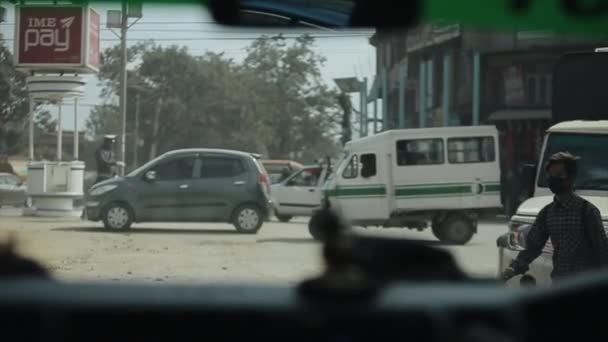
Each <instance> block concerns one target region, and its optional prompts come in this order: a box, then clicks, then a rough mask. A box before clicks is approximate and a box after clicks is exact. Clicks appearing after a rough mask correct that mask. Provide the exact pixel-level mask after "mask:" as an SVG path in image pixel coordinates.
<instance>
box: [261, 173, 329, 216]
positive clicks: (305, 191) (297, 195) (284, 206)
mask: <svg viewBox="0 0 608 342" xmlns="http://www.w3.org/2000/svg"><path fill="white" fill-rule="evenodd" d="M327 171H328V169H327V167H326V166H324V165H311V166H305V167H304V168H302V169H301V170H299V171H296V172H295V173H294V174H292V175H291V176H289V177H287V178H286V179H285V180H283V181H282V182H280V183H278V184H273V185H272V187H271V189H272V190H271V194H272V199H273V201H272V202H273V204H274V214H275V216H276V217H277V219H279V221H281V222H288V221H289V220H291V219H292V218H293V217H294V216H312V214H313V213H314V211H315V210H316V209H319V208H320V207H321V193H322V190H321V187H322V185H323V182H324V181H325V179H326V177H327V173H328V172H327Z"/></svg>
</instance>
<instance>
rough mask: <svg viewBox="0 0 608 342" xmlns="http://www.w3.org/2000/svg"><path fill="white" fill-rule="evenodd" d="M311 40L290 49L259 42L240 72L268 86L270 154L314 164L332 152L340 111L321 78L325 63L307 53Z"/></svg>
mask: <svg viewBox="0 0 608 342" xmlns="http://www.w3.org/2000/svg"><path fill="white" fill-rule="evenodd" d="M313 44H314V39H313V38H312V37H310V36H308V35H303V36H301V37H298V38H297V39H296V41H295V43H294V44H293V45H291V46H289V45H287V43H286V41H285V39H284V38H283V37H282V36H281V35H279V36H275V37H262V38H260V39H257V40H256V41H254V42H253V43H252V44H251V46H250V47H249V48H248V50H247V51H248V56H247V58H246V59H245V62H244V64H245V67H247V68H250V69H251V70H253V71H254V73H255V74H256V75H259V77H260V78H261V79H262V80H263V81H264V82H265V84H267V85H268V87H269V89H265V91H266V93H267V97H266V98H267V99H269V100H270V101H272V102H273V103H274V106H272V108H271V112H270V113H269V115H270V117H269V119H270V122H269V123H268V124H269V126H270V127H271V129H272V133H271V135H272V136H273V137H274V140H273V142H272V143H271V145H270V146H269V150H270V154H271V155H272V156H274V157H278V158H289V157H291V156H293V155H296V156H300V158H302V159H308V160H310V159H315V158H318V157H322V156H323V154H328V153H329V154H331V153H333V152H334V151H335V149H336V143H335V142H336V137H337V131H336V130H337V127H338V126H337V125H336V123H337V122H339V115H340V113H339V110H338V107H337V101H336V99H337V93H336V92H335V91H332V90H330V89H329V88H328V87H327V85H326V84H324V83H323V80H322V78H321V67H322V66H323V63H324V62H325V58H324V57H322V56H320V55H318V54H317V53H315V52H314V50H313V49H312V47H313Z"/></svg>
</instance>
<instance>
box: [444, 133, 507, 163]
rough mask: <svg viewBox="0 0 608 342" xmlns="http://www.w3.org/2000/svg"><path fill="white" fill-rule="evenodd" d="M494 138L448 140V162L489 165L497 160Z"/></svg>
mask: <svg viewBox="0 0 608 342" xmlns="http://www.w3.org/2000/svg"><path fill="white" fill-rule="evenodd" d="M494 150H495V149H494V138H493V137H470V138H449V139H448V161H449V162H450V163H451V164H461V163H487V162H493V161H494V160H495V159H496V155H495V152H494Z"/></svg>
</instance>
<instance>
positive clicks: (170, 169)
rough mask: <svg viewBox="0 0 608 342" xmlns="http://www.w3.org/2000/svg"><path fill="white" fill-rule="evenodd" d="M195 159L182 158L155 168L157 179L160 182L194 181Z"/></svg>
mask: <svg viewBox="0 0 608 342" xmlns="http://www.w3.org/2000/svg"><path fill="white" fill-rule="evenodd" d="M195 161H196V158H195V157H182V158H177V159H172V160H170V161H168V162H164V163H162V164H160V165H158V166H156V167H154V168H153V170H154V171H156V179H157V180H160V181H164V180H165V181H167V180H181V179H192V178H193V177H194V163H195Z"/></svg>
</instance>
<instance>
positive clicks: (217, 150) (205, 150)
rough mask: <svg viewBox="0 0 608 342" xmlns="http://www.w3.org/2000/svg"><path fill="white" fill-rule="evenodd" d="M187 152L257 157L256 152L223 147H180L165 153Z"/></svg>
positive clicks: (169, 154) (167, 154) (170, 154)
mask: <svg viewBox="0 0 608 342" xmlns="http://www.w3.org/2000/svg"><path fill="white" fill-rule="evenodd" d="M185 153H221V154H232V155H236V156H242V157H252V158H255V153H249V152H243V151H236V150H227V149H221V148H183V149H179V150H173V151H169V152H165V153H164V154H163V155H165V156H172V155H178V154H185Z"/></svg>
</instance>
